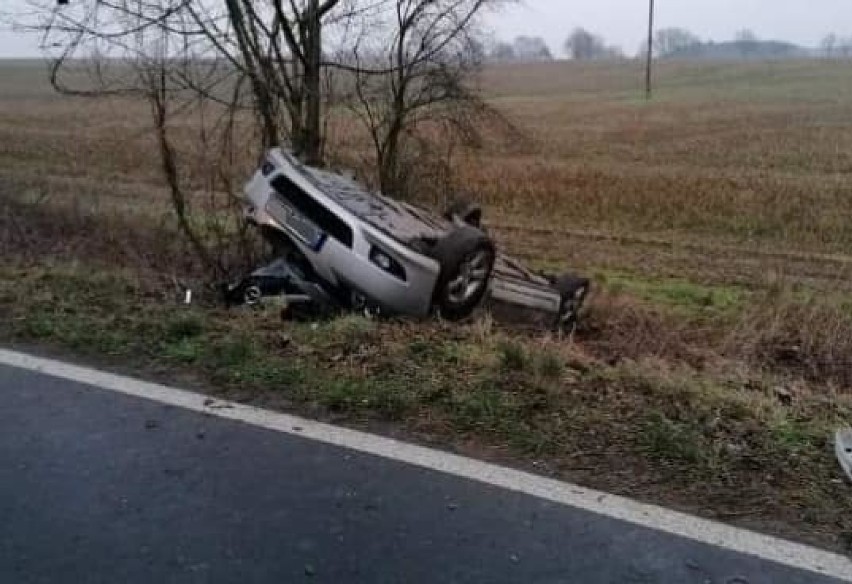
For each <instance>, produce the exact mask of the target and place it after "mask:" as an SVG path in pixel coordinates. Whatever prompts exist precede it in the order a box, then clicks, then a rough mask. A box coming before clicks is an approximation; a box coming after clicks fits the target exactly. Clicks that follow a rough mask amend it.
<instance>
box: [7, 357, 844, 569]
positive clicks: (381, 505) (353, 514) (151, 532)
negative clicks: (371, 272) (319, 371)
mask: <svg viewBox="0 0 852 584" xmlns="http://www.w3.org/2000/svg"><path fill="white" fill-rule="evenodd" d="M29 582H49V583H51V584H53V583H64V582H69V583H89V582H92V583H94V582H104V583H111V584H112V583H136V582H139V583H146V584H147V583H154V582H156V583H169V582H204V583H208V582H227V583H231V582H234V583H254V582H258V583H266V582H271V583H289V582H333V583H348V582H370V583H379V582H400V583H414V582H426V583H430V584H432V583H441V582H477V583H480V582H487V583H497V582H512V583H544V582H548V583H556V582H559V583H580V584H594V583H672V584H675V583H677V584H686V583H697V584H708V583H712V584H758V583H766V584H779V583H805V582H807V583H829V582H838V580H832V579H829V578H825V577H821V576H817V575H815V574H813V573H809V572H804V571H798V570H795V569H791V568H787V567H783V566H780V565H776V564H771V563H768V562H766V561H763V560H759V559H756V558H754V557H750V556H746V555H742V554H737V553H734V552H731V551H727V550H723V549H719V548H714V547H711V546H708V545H704V544H699V543H695V542H692V541H689V540H684V539H679V538H677V537H675V536H672V535H669V534H666V533H662V532H658V531H654V530H651V529H647V528H643V527H637V526H634V525H632V524H628V523H623V522H620V521H617V520H614V519H609V518H605V517H602V516H598V515H595V514H592V513H590V512H588V511H583V510H579V509H574V508H570V507H565V506H560V505H557V504H555V503H550V502H546V501H543V500H539V499H536V498H533V497H530V496H526V495H522V494H518V493H514V492H509V491H504V490H500V489H497V488H495V487H490V486H487V485H484V484H481V483H478V482H473V481H469V480H465V479H461V478H458V477H453V476H448V475H443V474H440V473H437V472H434V471H428V470H424V469H420V468H416V467H412V466H408V465H405V464H402V463H399V462H393V461H389V460H386V459H383V458H379V457H375V456H371V455H366V454H359V453H355V452H353V451H349V450H346V449H342V448H339V447H334V446H329V445H326V444H320V443H317V442H312V441H309V440H306V439H303V438H299V437H296V436H291V435H285V434H281V433H277V432H273V431H270V430H264V429H260V428H256V427H253V426H249V425H246V424H242V423H240V422H234V421H229V420H224V419H221V418H217V417H213V416H208V415H204V414H201V413H196V412H190V411H186V410H182V409H178V408H175V407H171V406H164V405H162V404H158V403H155V402H150V401H146V400H143V399H139V398H133V397H129V396H125V395H120V394H116V393H112V392H109V391H107V390H103V389H97V388H94V387H90V386H86V385H82V384H78V383H74V382H69V381H67V380H60V379H58V378H53V377H48V376H46V375H42V374H38V373H33V372H30V371H24V370H22V369H15V368H11V367H7V366H0V583H9V584H17V583H29Z"/></svg>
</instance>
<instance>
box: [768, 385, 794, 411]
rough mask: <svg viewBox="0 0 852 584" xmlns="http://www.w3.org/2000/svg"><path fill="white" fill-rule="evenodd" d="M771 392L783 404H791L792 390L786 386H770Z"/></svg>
mask: <svg viewBox="0 0 852 584" xmlns="http://www.w3.org/2000/svg"><path fill="white" fill-rule="evenodd" d="M772 392H773V393H774V394H775V397H776V398H778V401H779V402H781V403H782V404H783V405H785V406H791V405H793V392H791V391H790V390H789V389H787V388H786V387H782V386H780V385H779V386H776V387H774V388H772Z"/></svg>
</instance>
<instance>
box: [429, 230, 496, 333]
mask: <svg viewBox="0 0 852 584" xmlns="http://www.w3.org/2000/svg"><path fill="white" fill-rule="evenodd" d="M432 255H433V257H434V258H435V259H436V260H438V262H440V264H441V276H440V277H439V278H438V284H437V285H436V287H435V294H434V300H433V302H434V305H435V308H436V309H437V310H438V312H439V314H440V315H441V316H442V317H443V318H446V319H447V320H461V319H464V318H467V317H468V316H470V315H471V313H472V312H473V311H474V310H475V309H476V307H477V306H478V305H479V303H480V302H481V301H482V298H483V297H484V296H485V293H486V292H487V291H488V283H489V282H490V280H491V273H492V271H493V270H494V258H495V253H494V244H492V243H491V240H490V239H488V236H486V235H485V234H484V233H483V232H482V231H480V230H479V229H476V228H474V227H469V226H464V227H459V228H457V229H455V230H453V231H451V232H450V233H449V234H448V235H447V236H446V237H444V238H443V239H441V240H440V241H438V243H437V244H435V247H434V248H433V250H432Z"/></svg>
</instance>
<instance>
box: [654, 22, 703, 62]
mask: <svg viewBox="0 0 852 584" xmlns="http://www.w3.org/2000/svg"><path fill="white" fill-rule="evenodd" d="M700 43H701V39H700V38H698V37H697V36H696V35H694V34H692V33H691V32H689V31H688V30H686V29H683V28H664V29H661V30H658V31H657V33H656V34H655V35H654V52H655V53H656V54H657V55H659V56H660V57H669V56H672V55H675V54H677V53H678V51H682V50H684V49H688V48H689V47H693V46H695V45H698V44H700Z"/></svg>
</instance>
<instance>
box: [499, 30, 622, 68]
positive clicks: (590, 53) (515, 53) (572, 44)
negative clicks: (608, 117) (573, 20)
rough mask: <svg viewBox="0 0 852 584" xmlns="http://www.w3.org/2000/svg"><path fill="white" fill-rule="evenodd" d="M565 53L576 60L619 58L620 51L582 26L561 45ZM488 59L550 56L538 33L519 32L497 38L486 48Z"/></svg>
mask: <svg viewBox="0 0 852 584" xmlns="http://www.w3.org/2000/svg"><path fill="white" fill-rule="evenodd" d="M563 50H564V52H565V55H566V56H568V57H569V58H571V59H574V60H576V61H586V60H602V59H623V58H624V51H622V50H621V48H620V47H617V46H615V45H608V44H607V43H606V41H605V40H604V38H603V37H602V36H600V35H597V34H594V33H591V32H589V31H588V30H586V29H584V28H580V27H578V28H575V29H574V30H573V31H572V32H571V34H570V35H569V36H568V38H567V39H566V40H565V43H564V45H563ZM486 57H487V58H488V60H490V61H502V62H507V61H515V62H535V61H551V60H553V58H554V56H553V53H552V52H551V50H550V47H548V45H547V43H546V42H545V41H544V39H542V38H541V37H530V36H519V37H515V40H514V41H512V42H506V41H498V42H496V43H493V44H492V46H491V48H490V50H487V51H486Z"/></svg>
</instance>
